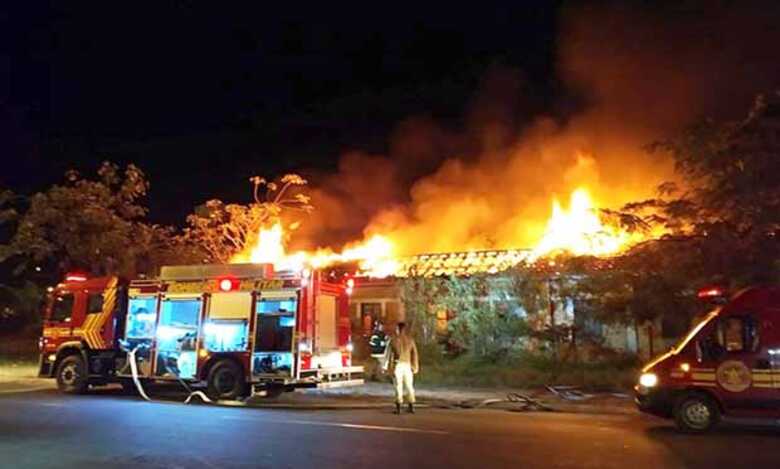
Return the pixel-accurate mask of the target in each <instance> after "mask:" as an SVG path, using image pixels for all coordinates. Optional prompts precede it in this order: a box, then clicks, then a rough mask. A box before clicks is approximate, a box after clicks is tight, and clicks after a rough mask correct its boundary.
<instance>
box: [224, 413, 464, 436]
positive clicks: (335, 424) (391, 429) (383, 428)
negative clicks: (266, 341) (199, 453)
mask: <svg viewBox="0 0 780 469" xmlns="http://www.w3.org/2000/svg"><path fill="white" fill-rule="evenodd" d="M222 418H223V419H227V420H245V421H258V420H260V421H262V422H268V423H289V424H292V425H314V426H317V425H319V426H321V427H339V428H349V429H352V430H375V431H383V432H400V433H428V434H432V435H448V434H449V432H446V431H443V430H425V429H422V428H411V427H388V426H383V425H362V424H357V423H341V422H320V421H317V420H266V419H253V418H246V417H240V416H235V415H223V416H222Z"/></svg>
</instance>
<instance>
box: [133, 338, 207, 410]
mask: <svg viewBox="0 0 780 469" xmlns="http://www.w3.org/2000/svg"><path fill="white" fill-rule="evenodd" d="M121 345H122V348H123V349H124V350H125V351H126V352H127V360H128V361H129V362H130V373H131V374H132V376H133V384H135V388H136V389H137V390H138V394H139V395H140V396H141V397H142V398H143V399H144V400H146V401H149V402H151V401H152V399H151V398H150V397H149V396H148V395H147V394H146V391H144V387H143V385H142V384H141V378H140V377H139V376H138V361H137V360H136V356H135V354H136V352H138V350H139V349H142V348H148V347H149V346H148V345H146V344H139V345H137V346H135V348H133V349H132V350H130V349H129V346H128V344H126V343H122V344H121ZM165 369H166V370H168V372H170V373H171V374H173V375H174V376H176V380H177V381H179V383H180V384H181V385H182V386H183V387H184V389H186V390H187V392H188V393H189V395H188V396H187V399H185V400H184V403H185V404H189V403H190V401H191V400H192V398H193V397H198V398H200V399H201V400H203V402H206V403H208V404H218V403H217V402H214V401H212V400H211V399H210V398H209V397H208V396H207V395H206V393H204V392H203V391H193V390H192V388H190V387H189V386H188V385H187V383H185V382H184V380H183V379H181V376H179V373H177V372H174V371H173V370H171V369H170V368H169V367H168V366H167V364H166V366H165Z"/></svg>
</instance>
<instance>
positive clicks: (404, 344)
mask: <svg viewBox="0 0 780 469" xmlns="http://www.w3.org/2000/svg"><path fill="white" fill-rule="evenodd" d="M388 353H389V357H388V361H387V363H388V365H389V368H390V373H391V374H392V376H393V383H394V384H395V413H396V414H400V413H401V405H402V404H403V403H404V394H406V402H407V405H408V406H409V412H410V413H412V414H413V413H414V375H415V374H417V372H418V371H419V369H420V362H419V354H418V353H417V345H415V343H414V339H412V338H411V337H410V336H409V334H408V333H407V331H406V324H405V323H403V322H399V323H398V328H397V334H396V336H395V337H394V338H393V340H391V341H390V346H389V347H388Z"/></svg>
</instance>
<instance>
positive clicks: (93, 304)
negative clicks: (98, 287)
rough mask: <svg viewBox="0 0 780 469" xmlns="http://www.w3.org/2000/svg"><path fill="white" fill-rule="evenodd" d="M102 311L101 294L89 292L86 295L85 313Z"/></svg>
mask: <svg viewBox="0 0 780 469" xmlns="http://www.w3.org/2000/svg"><path fill="white" fill-rule="evenodd" d="M102 311H103V294H102V293H90V294H89V296H88V297H87V314H95V313H100V312H102Z"/></svg>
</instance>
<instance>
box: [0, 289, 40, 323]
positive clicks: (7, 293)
mask: <svg viewBox="0 0 780 469" xmlns="http://www.w3.org/2000/svg"><path fill="white" fill-rule="evenodd" d="M43 293H44V290H43V289H42V288H40V287H39V286H37V285H36V284H35V283H33V282H31V281H29V280H26V281H24V282H22V284H21V285H19V286H11V285H5V284H0V323H3V322H6V323H7V322H9V321H19V320H21V319H22V318H29V319H32V320H33V322H35V323H37V322H38V321H39V320H40V316H39V315H38V314H36V313H37V312H38V311H39V309H40V305H41V301H42V299H43Z"/></svg>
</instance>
